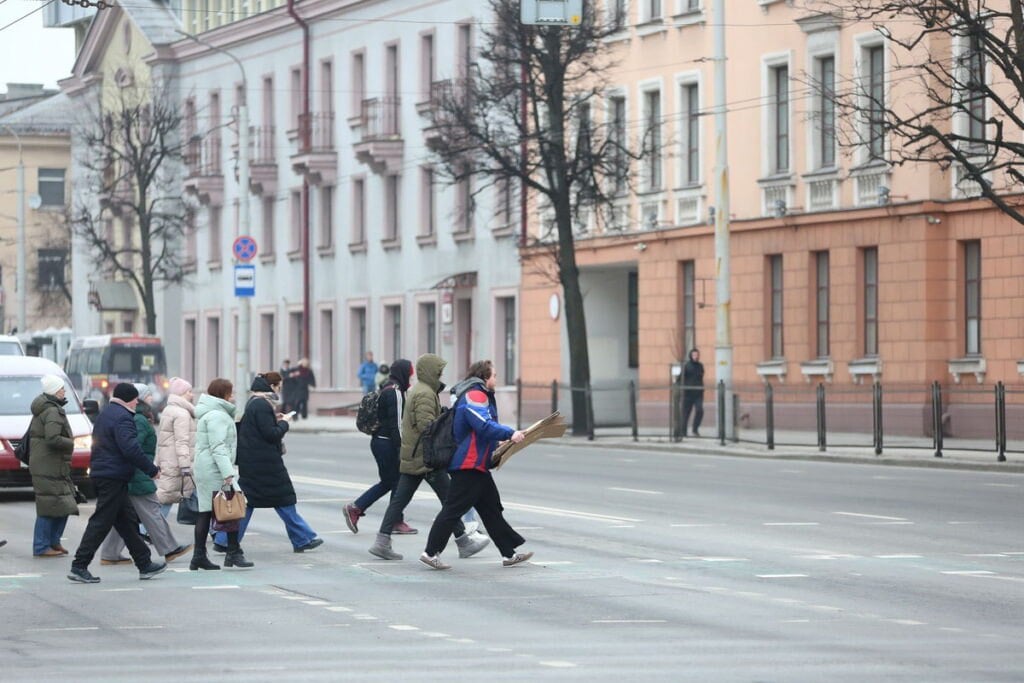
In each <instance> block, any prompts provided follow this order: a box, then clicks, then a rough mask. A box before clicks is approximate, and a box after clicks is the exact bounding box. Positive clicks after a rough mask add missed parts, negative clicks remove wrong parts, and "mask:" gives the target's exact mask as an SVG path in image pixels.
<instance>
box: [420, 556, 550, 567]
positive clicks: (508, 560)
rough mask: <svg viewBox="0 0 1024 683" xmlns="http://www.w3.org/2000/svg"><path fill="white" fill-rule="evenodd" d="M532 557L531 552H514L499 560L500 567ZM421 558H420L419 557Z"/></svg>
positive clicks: (511, 565) (510, 565)
mask: <svg viewBox="0 0 1024 683" xmlns="http://www.w3.org/2000/svg"><path fill="white" fill-rule="evenodd" d="M531 557H533V553H516V554H515V555H513V556H512V557H506V558H505V559H503V560H502V561H501V566H502V567H514V566H516V565H517V564H522V563H523V562H526V561H528V560H529V559H530V558H531ZM421 559H422V558H421Z"/></svg>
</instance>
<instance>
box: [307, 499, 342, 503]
mask: <svg viewBox="0 0 1024 683" xmlns="http://www.w3.org/2000/svg"><path fill="white" fill-rule="evenodd" d="M302 502H303V503H347V502H348V498H303V499H302Z"/></svg>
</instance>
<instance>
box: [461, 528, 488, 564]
mask: <svg viewBox="0 0 1024 683" xmlns="http://www.w3.org/2000/svg"><path fill="white" fill-rule="evenodd" d="M490 544H491V539H489V538H488V537H487V536H484V535H483V534H464V535H462V536H459V537H458V538H456V539H455V545H457V546H459V557H460V558H462V559H466V558H467V557H473V556H474V555H476V554H477V553H478V552H480V551H481V550H483V549H484V548H486V547H487V546H489V545H490Z"/></svg>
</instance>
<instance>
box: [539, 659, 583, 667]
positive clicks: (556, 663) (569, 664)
mask: <svg viewBox="0 0 1024 683" xmlns="http://www.w3.org/2000/svg"><path fill="white" fill-rule="evenodd" d="M537 663H538V664H540V665H541V666H550V667H551V668H553V669H573V668H575V667H576V665H575V664H573V663H572V662H562V661H551V660H549V661H546V662H537Z"/></svg>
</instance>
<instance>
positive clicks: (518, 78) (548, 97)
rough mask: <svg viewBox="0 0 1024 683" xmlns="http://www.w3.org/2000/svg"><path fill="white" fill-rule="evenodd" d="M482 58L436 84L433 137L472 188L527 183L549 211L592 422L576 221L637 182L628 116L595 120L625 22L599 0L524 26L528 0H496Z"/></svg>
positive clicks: (576, 382) (449, 170) (574, 356)
mask: <svg viewBox="0 0 1024 683" xmlns="http://www.w3.org/2000/svg"><path fill="white" fill-rule="evenodd" d="M489 2H490V10H491V11H490V16H488V19H487V20H486V21H484V22H482V24H481V26H482V27H483V28H482V30H481V32H482V39H481V46H480V50H479V58H480V59H479V61H478V62H476V63H474V64H472V65H467V69H466V72H465V73H462V74H458V75H457V78H455V79H453V80H452V81H450V82H447V83H444V84H443V86H442V87H435V88H434V93H433V96H432V100H433V104H434V107H433V109H432V112H433V113H432V117H433V120H432V124H433V126H434V127H435V134H436V135H437V138H438V140H439V142H437V143H436V144H435V145H433V146H434V149H435V152H436V154H437V156H438V157H439V159H440V162H441V164H440V165H441V167H442V169H443V171H444V172H445V174H446V175H447V176H448V178H449V179H450V181H451V182H453V183H456V184H459V183H466V184H470V186H471V188H472V193H473V195H474V196H476V195H478V194H479V193H480V192H481V191H482V190H484V189H486V188H489V187H493V186H495V185H498V186H499V187H502V186H503V189H505V191H508V188H509V187H518V188H521V189H522V190H524V191H525V192H526V193H527V195H528V196H529V197H530V199H531V202H532V203H533V205H534V208H535V209H537V210H538V211H539V213H541V214H542V216H544V218H545V220H544V221H543V222H544V224H545V225H544V229H543V231H542V235H541V237H540V239H539V240H536V241H534V242H533V243H532V244H527V243H526V242H525V235H524V242H522V243H521V246H523V247H526V246H530V247H533V248H534V249H535V251H536V254H535V255H539V256H541V257H544V256H545V254H546V255H547V256H548V257H549V258H550V262H549V263H550V264H551V267H547V266H544V265H540V266H538V271H539V272H545V273H550V275H551V276H552V277H556V278H557V281H558V282H559V283H560V284H561V287H562V291H563V298H564V309H565V321H566V329H567V331H568V337H569V377H570V382H571V384H572V387H573V391H572V408H573V411H572V412H573V431H574V432H576V433H577V434H580V433H585V429H586V425H587V415H588V414H589V410H590V402H589V398H590V397H589V395H588V393H587V392H585V391H584V390H583V389H584V388H586V387H589V385H590V356H589V353H588V349H587V326H586V319H585V315H584V308H583V292H582V290H581V288H580V281H579V268H578V266H577V263H576V244H575V240H576V237H577V231H585V230H586V223H587V221H584V220H583V217H584V216H586V215H590V214H593V216H594V220H595V221H596V223H597V224H598V225H603V224H605V223H607V222H608V221H607V218H608V215H607V211H606V209H607V208H608V207H609V206H611V204H612V202H613V201H614V200H615V199H616V198H622V199H625V198H626V197H627V196H628V193H629V190H630V188H631V175H630V171H629V169H630V161H631V160H632V159H635V158H637V157H636V156H635V155H634V154H633V153H632V152H631V151H630V144H629V140H628V139H627V138H628V137H629V135H628V132H627V131H628V126H627V125H626V121H625V120H624V119H623V120H619V121H616V122H615V125H612V124H611V123H609V124H608V125H606V126H603V127H602V126H595V125H594V124H593V119H594V117H593V114H595V113H598V112H599V111H601V110H603V104H602V103H603V102H604V101H605V96H606V88H607V85H608V83H607V81H606V79H605V77H604V74H606V73H607V72H608V69H609V67H610V66H611V61H610V59H609V56H608V49H607V44H606V41H605V40H604V39H605V38H607V37H608V36H610V35H612V34H613V33H615V32H616V31H617V30H621V29H618V28H617V27H615V26H613V25H610V24H607V25H606V24H604V23H602V21H601V20H600V19H599V18H598V16H597V15H596V14H595V12H594V10H593V8H592V5H593V3H588V4H587V6H588V9H587V11H586V12H585V13H584V16H583V19H582V22H581V23H580V24H579V25H578V26H573V27H567V28H559V27H553V26H524V25H523V24H521V23H520V15H519V12H520V3H519V1H518V0H489Z"/></svg>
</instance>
